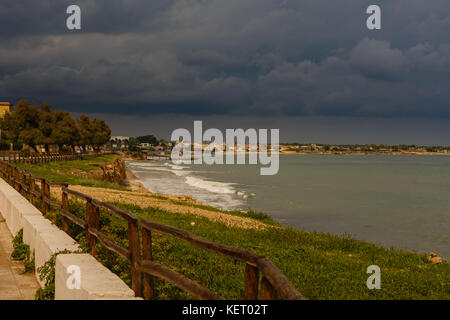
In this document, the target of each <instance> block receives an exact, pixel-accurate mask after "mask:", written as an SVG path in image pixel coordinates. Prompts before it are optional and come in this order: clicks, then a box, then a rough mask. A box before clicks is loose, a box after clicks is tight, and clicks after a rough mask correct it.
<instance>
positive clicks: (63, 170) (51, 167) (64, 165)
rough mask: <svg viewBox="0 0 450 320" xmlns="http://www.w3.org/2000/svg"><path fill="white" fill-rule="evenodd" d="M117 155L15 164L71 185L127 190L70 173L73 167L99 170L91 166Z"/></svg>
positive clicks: (83, 170)
mask: <svg viewBox="0 0 450 320" xmlns="http://www.w3.org/2000/svg"><path fill="white" fill-rule="evenodd" d="M117 157H118V155H115V154H113V155H104V156H99V157H95V158H91V157H86V158H83V159H82V160H72V161H54V162H47V163H40V164H29V163H17V164H16V165H17V166H18V167H20V168H22V169H25V170H27V171H30V172H31V173H33V174H34V175H35V176H38V177H44V178H46V179H48V180H50V181H53V182H57V183H64V182H65V183H68V184H71V185H81V186H87V187H98V188H108V189H117V190H127V189H126V188H124V187H123V186H120V185H118V184H116V183H112V182H108V181H102V180H97V179H93V178H88V177H82V176H77V175H76V174H70V172H71V170H74V169H75V170H79V171H82V172H84V173H87V174H88V173H89V172H92V171H94V170H99V168H98V167H95V166H93V164H100V163H108V162H113V161H114V160H115V159H116V158H117Z"/></svg>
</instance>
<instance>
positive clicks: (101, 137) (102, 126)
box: [91, 119, 111, 150]
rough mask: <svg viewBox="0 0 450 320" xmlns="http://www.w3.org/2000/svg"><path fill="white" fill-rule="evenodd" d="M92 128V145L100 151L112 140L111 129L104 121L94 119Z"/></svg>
mask: <svg viewBox="0 0 450 320" xmlns="http://www.w3.org/2000/svg"><path fill="white" fill-rule="evenodd" d="M91 126H92V132H93V138H92V145H93V147H94V149H95V150H99V149H100V147H101V146H103V145H104V144H106V143H107V142H108V141H109V140H110V139H111V129H110V128H109V126H108V124H107V123H106V122H105V120H103V119H94V121H92V123H91Z"/></svg>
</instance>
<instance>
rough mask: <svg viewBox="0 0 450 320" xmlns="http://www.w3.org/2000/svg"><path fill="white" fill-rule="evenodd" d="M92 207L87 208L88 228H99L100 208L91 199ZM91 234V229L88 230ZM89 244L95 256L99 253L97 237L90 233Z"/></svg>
mask: <svg viewBox="0 0 450 320" xmlns="http://www.w3.org/2000/svg"><path fill="white" fill-rule="evenodd" d="M89 203H90V204H89V206H90V208H89V209H88V210H87V213H88V215H87V216H86V222H87V224H88V229H89V228H93V229H96V230H98V228H99V208H98V207H97V206H96V205H94V204H93V203H92V201H89ZM88 234H89V231H88ZM88 245H89V246H90V248H91V254H92V255H93V256H96V255H97V250H96V248H95V246H96V245H97V238H96V237H95V236H93V235H91V234H89V242H88Z"/></svg>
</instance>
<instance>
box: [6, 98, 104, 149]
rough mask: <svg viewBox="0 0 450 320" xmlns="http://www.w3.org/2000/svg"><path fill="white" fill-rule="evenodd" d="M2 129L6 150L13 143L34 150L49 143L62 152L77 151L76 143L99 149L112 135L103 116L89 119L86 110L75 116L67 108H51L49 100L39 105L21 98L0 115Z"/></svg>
mask: <svg viewBox="0 0 450 320" xmlns="http://www.w3.org/2000/svg"><path fill="white" fill-rule="evenodd" d="M0 129H1V137H0V138H1V139H0V148H1V149H3V150H9V149H10V146H11V145H12V146H14V149H16V150H20V149H22V148H23V147H24V146H26V147H27V148H28V149H31V151H38V146H42V147H43V148H44V149H45V151H46V152H49V151H50V146H57V147H58V150H59V152H63V151H75V148H76V147H78V148H80V149H83V150H87V149H89V148H92V149H94V150H99V149H100V147H101V146H103V145H104V144H105V143H107V142H108V141H109V140H110V139H111V129H110V128H109V126H108V124H107V123H106V122H105V120H103V119H97V118H94V119H90V118H89V117H88V116H87V115H85V114H83V115H81V116H80V117H79V118H78V119H75V118H73V117H72V116H71V114H70V113H69V112H67V111H63V110H52V107H51V106H50V105H49V104H48V103H46V102H44V103H42V104H41V105H40V107H37V106H35V105H32V104H30V103H29V102H28V101H26V100H20V101H19V102H18V103H17V104H16V105H15V106H14V110H13V111H12V112H8V113H6V114H5V115H4V116H3V118H1V119H0Z"/></svg>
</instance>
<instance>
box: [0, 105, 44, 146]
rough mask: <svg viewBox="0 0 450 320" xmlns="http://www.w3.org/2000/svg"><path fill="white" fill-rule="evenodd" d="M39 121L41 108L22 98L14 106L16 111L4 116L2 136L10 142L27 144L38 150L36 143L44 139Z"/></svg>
mask: <svg viewBox="0 0 450 320" xmlns="http://www.w3.org/2000/svg"><path fill="white" fill-rule="evenodd" d="M39 121H40V116H39V109H38V108H37V107H36V106H33V105H30V104H29V102H28V101H26V100H20V101H19V102H18V103H17V104H16V105H15V106H14V111H13V112H11V113H7V114H5V116H4V117H3V119H2V121H1V128H2V136H3V137H4V138H6V139H7V140H8V141H9V142H10V143H14V144H27V145H29V146H30V147H32V148H33V149H34V150H36V145H38V144H40V143H41V141H42V140H43V135H42V131H41V130H40V128H39Z"/></svg>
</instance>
